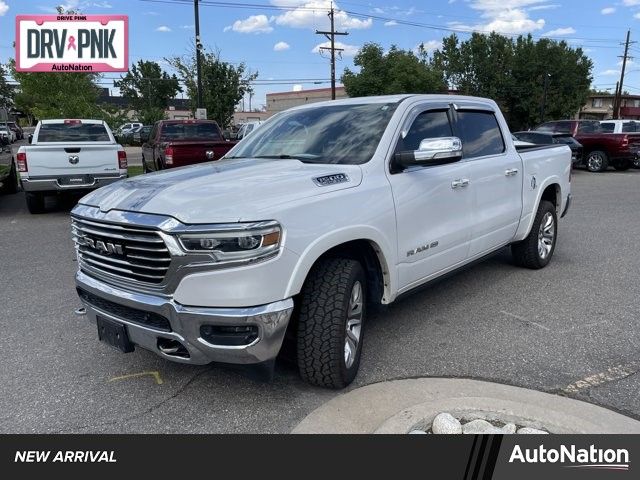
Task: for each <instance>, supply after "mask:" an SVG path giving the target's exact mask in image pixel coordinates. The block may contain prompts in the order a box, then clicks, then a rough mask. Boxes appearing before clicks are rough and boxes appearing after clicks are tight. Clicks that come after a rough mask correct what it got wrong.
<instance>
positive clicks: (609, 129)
mask: <svg viewBox="0 0 640 480" xmlns="http://www.w3.org/2000/svg"><path fill="white" fill-rule="evenodd" d="M600 128H601V129H602V130H603V131H604V132H606V133H613V131H614V130H615V128H616V124H615V123H613V122H607V123H601V124H600ZM622 129H623V130H624V126H623V127H622Z"/></svg>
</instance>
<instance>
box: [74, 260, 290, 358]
mask: <svg viewBox="0 0 640 480" xmlns="http://www.w3.org/2000/svg"><path fill="white" fill-rule="evenodd" d="M76 286H77V288H78V290H79V293H81V296H80V298H81V300H82V303H83V304H84V306H85V307H86V310H87V316H88V318H89V320H90V321H91V322H93V323H95V322H96V316H100V317H103V318H109V319H111V320H114V321H117V322H120V323H122V324H124V325H126V330H127V333H128V336H129V339H130V340H131V342H132V343H134V344H135V345H138V346H140V347H142V348H145V349H147V350H151V351H152V352H155V353H157V354H158V355H160V356H161V357H164V358H166V359H168V360H172V361H175V362H180V363H190V364H195V365H204V364H207V363H211V362H223V363H236V364H255V363H262V362H265V361H267V360H271V359H273V358H275V357H276V356H277V354H278V352H279V351H280V347H281V346H282V341H283V339H284V334H285V331H286V329H287V325H288V323H289V318H290V317H291V312H292V311H293V300H292V299H291V298H289V299H286V300H282V301H279V302H275V303H271V304H268V305H261V306H257V307H247V308H210V307H187V306H184V305H180V304H179V303H176V302H175V301H174V300H173V299H171V298H170V297H162V296H156V295H149V294H142V293H134V292H130V291H128V290H124V289H120V288H115V287H112V286H110V285H107V284H105V283H103V282H101V281H99V280H96V279H94V278H92V277H90V276H88V275H86V274H85V273H83V272H78V273H77V274H76ZM82 292H88V293H89V294H90V295H84V294H82ZM95 297H97V300H98V301H91V300H87V298H95ZM145 313H148V314H151V315H154V318H164V319H166V320H168V324H169V326H170V327H169V328H162V327H158V326H157V325H153V324H151V323H148V324H142V323H141V322H140V321H139V318H140V315H142V316H144V314H145ZM132 318H133V320H132ZM203 325H212V326H255V327H257V329H258V337H257V338H256V339H255V340H254V341H252V342H251V343H249V344H248V345H241V346H227V345H214V344H211V343H209V342H207V341H205V340H204V339H203V338H202V337H201V335H200V327H201V326H203ZM166 340H175V341H177V342H179V343H180V344H181V345H182V346H183V347H184V348H185V349H186V350H187V352H188V358H185V357H181V356H176V355H173V354H167V353H164V352H162V351H161V350H160V348H159V341H160V342H163V341H166Z"/></svg>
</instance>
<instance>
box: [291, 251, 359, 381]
mask: <svg viewBox="0 0 640 480" xmlns="http://www.w3.org/2000/svg"><path fill="white" fill-rule="evenodd" d="M365 300H366V278H365V273H364V269H363V268H362V266H361V265H360V263H359V262H357V261H355V260H351V259H346V258H327V259H324V260H320V261H319V262H318V263H317V264H316V265H315V266H314V267H313V269H312V270H311V272H310V273H309V278H307V281H306V282H305V285H304V287H303V289H302V295H301V303H300V312H299V318H298V332H297V342H296V343H297V359H298V368H299V371H300V375H301V377H302V378H303V379H304V380H305V381H307V382H308V383H311V384H313V385H317V386H321V387H327V388H335V389H338V388H344V387H346V386H347V385H349V384H350V383H351V382H352V381H353V379H354V378H355V377H356V374H357V373H358V367H359V366H360V354H361V352H362V339H363V330H362V327H363V324H364V320H365V313H366V312H365V308H366V301H365Z"/></svg>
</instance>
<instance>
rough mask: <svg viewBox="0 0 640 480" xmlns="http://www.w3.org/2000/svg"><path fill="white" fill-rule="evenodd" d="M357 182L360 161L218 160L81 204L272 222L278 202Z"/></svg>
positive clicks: (190, 220) (202, 219)
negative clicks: (340, 162)
mask: <svg viewBox="0 0 640 480" xmlns="http://www.w3.org/2000/svg"><path fill="white" fill-rule="evenodd" d="M336 174H342V175H345V176H346V177H347V181H344V177H343V176H340V177H338V180H337V181H335V178H334V177H331V176H332V175H336ZM328 176H329V177H330V178H329V181H324V182H323V181H322V179H325V177H328ZM318 178H321V180H320V182H318V181H317V180H316V179H318ZM325 180H326V179H325ZM361 181H362V170H361V168H360V167H359V166H358V165H321V164H309V163H302V162H300V161H298V160H265V159H242V160H222V161H218V162H208V163H203V164H200V165H193V166H188V167H183V168H176V169H173V170H167V171H163V172H159V173H151V174H145V175H140V176H138V177H133V178H130V179H127V180H123V181H120V182H117V183H114V184H112V185H108V186H106V187H103V188H100V189H98V190H96V191H94V192H92V193H90V194H88V195H87V196H85V197H84V198H82V199H81V200H80V203H81V204H84V205H90V206H94V207H98V208H100V210H101V211H103V212H108V211H109V210H124V211H132V212H142V213H153V214H159V215H168V216H171V217H174V218H176V219H178V220H179V221H181V222H183V223H186V224H197V223H218V222H220V223H232V222H238V221H254V220H270V219H273V218H274V217H275V216H276V214H277V212H278V209H277V206H278V205H282V204H285V203H288V202H292V201H296V200H300V199H302V198H306V197H315V196H318V195H324V194H327V193H331V192H335V191H338V190H343V189H346V188H353V187H355V186H358V185H359V184H360V182H361ZM319 183H321V184H323V186H319Z"/></svg>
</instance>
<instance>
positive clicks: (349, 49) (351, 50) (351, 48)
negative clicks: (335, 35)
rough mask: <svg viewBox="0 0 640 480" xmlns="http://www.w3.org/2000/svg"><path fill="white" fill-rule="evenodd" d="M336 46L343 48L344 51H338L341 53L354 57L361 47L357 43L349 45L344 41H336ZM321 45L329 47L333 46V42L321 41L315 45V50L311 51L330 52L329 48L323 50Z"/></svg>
mask: <svg viewBox="0 0 640 480" xmlns="http://www.w3.org/2000/svg"><path fill="white" fill-rule="evenodd" d="M335 46H336V48H341V49H342V50H343V51H342V52H338V53H341V54H342V55H343V56H345V57H353V56H355V55H356V54H357V53H358V50H360V47H358V46H357V45H347V44H346V43H342V42H336V44H335ZM321 47H324V48H329V47H331V42H323V43H319V44H318V45H316V46H315V47H313V50H311V52H312V53H320V52H321V51H324V52H328V50H321Z"/></svg>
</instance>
